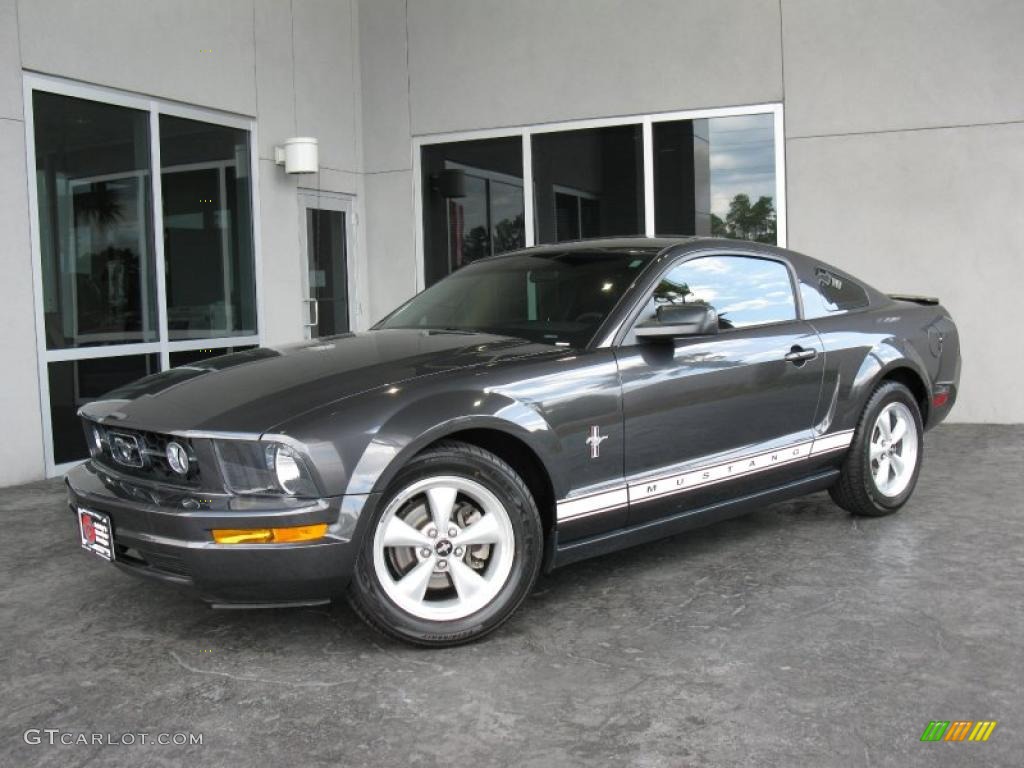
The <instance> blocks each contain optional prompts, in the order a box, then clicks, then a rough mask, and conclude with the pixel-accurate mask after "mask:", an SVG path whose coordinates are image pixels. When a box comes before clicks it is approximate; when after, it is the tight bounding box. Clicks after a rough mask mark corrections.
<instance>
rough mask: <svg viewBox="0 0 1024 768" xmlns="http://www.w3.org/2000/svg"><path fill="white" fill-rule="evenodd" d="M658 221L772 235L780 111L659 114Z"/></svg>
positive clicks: (682, 229)
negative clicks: (682, 116)
mask: <svg viewBox="0 0 1024 768" xmlns="http://www.w3.org/2000/svg"><path fill="white" fill-rule="evenodd" d="M652 135H653V139H654V146H653V151H654V200H655V211H654V228H655V232H656V233H657V234H659V235H715V236H717V237H728V238H734V239H740V240H757V241H759V242H762V243H773V244H774V243H775V233H776V226H775V219H776V211H775V118H774V116H773V115H770V114H764V115H740V116H737V117H715V118H710V119H706V120H671V121H667V122H656V123H654V125H653V131H652Z"/></svg>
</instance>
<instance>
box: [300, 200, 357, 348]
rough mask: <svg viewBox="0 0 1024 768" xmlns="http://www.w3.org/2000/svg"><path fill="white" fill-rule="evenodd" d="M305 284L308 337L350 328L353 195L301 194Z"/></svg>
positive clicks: (314, 337)
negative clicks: (349, 288)
mask: <svg viewBox="0 0 1024 768" xmlns="http://www.w3.org/2000/svg"><path fill="white" fill-rule="evenodd" d="M299 214H300V216H301V217H302V218H301V221H300V222H299V232H300V239H301V241H302V242H301V251H302V259H303V266H304V269H303V274H304V275H305V281H304V282H305V285H304V293H303V299H302V301H303V304H305V305H306V306H305V310H304V311H305V314H304V315H303V317H304V318H305V321H304V325H305V327H306V337H307V338H313V339H318V338H322V337H324V336H334V335H335V334H339V333H348V332H349V330H350V329H351V319H350V303H349V297H348V286H349V274H348V269H349V258H348V255H349V239H350V236H351V226H352V198H350V197H347V196H344V195H334V194H326V193H323V192H319V193H318V192H301V193H300V194H299Z"/></svg>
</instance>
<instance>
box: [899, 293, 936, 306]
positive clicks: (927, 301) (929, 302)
mask: <svg viewBox="0 0 1024 768" xmlns="http://www.w3.org/2000/svg"><path fill="white" fill-rule="evenodd" d="M889 298H890V299H892V300H893V301H910V302H913V303H914V304H923V305H924V306H926V307H934V306H937V305H938V303H939V300H938V299H937V298H935V297H934V296H912V295H910V294H907V293H890V294H889Z"/></svg>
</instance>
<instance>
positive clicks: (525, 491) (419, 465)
mask: <svg viewBox="0 0 1024 768" xmlns="http://www.w3.org/2000/svg"><path fill="white" fill-rule="evenodd" d="M438 475H455V476H461V477H465V478H468V479H471V480H474V481H476V482H478V483H480V484H481V485H483V486H484V487H485V488H487V489H488V490H489V491H490V492H491V493H493V494H494V495H495V496H497V498H498V499H499V500H500V501H501V502H502V504H503V505H504V506H505V510H506V512H507V513H508V517H509V520H510V522H511V524H512V530H513V532H514V534H515V546H514V558H513V561H512V567H511V571H510V572H509V575H508V578H507V580H506V582H505V584H504V586H503V587H502V588H501V590H500V591H499V592H498V593H497V595H496V596H495V597H494V598H493V599H492V600H491V601H490V602H489V603H487V604H486V605H485V606H484V607H482V608H480V609H479V610H477V611H476V612H475V613H472V614H470V615H468V616H466V617H464V618H461V619H455V620H445V621H432V620H427V619H423V618H420V617H417V616H414V615H412V614H411V613H408V612H407V611H405V610H403V609H402V608H400V607H399V606H398V604H397V603H395V602H394V601H393V600H392V599H391V598H390V597H389V596H388V595H387V594H386V593H385V591H384V589H383V588H382V586H381V583H380V580H379V578H378V576H377V573H376V570H375V568H374V553H373V547H374V536H375V532H376V530H377V527H378V524H379V523H380V521H381V518H382V517H383V515H384V514H385V512H386V510H387V507H388V504H389V503H390V502H391V500H392V499H394V498H395V496H397V495H398V494H399V493H400V492H401V491H402V490H403V489H405V488H408V487H409V486H410V485H411V484H413V483H415V482H417V481H419V480H422V479H424V478H428V477H432V476H438ZM543 541H544V533H543V528H542V526H541V521H540V514H539V513H538V511H537V504H536V502H535V501H534V499H533V496H532V494H531V493H530V490H529V488H527V486H526V484H525V483H524V482H523V480H522V478H520V477H519V475H518V474H516V472H515V470H513V469H512V467H510V466H509V465H508V464H507V463H505V462H504V461H502V460H501V459H500V458H498V457H497V456H495V455H494V454H493V453H490V452H489V451H485V450H483V449H481V448H478V447H476V446H474V445H469V444H468V443H462V442H457V441H443V442H440V443H438V444H437V445H435V446H432V447H431V448H429V449H427V450H426V451H424V452H423V453H421V454H419V455H418V456H416V457H415V458H413V459H412V460H411V461H410V462H409V463H408V464H407V465H406V466H405V467H403V468H402V469H401V471H399V473H398V474H397V475H396V476H395V478H394V480H393V481H392V483H391V484H390V485H389V487H388V489H387V491H386V492H385V493H384V495H383V497H382V499H381V503H380V504H379V505H378V507H377V509H376V511H375V513H374V516H373V518H372V519H371V520H370V524H369V525H368V527H367V528H366V532H365V535H364V536H363V542H362V546H361V547H360V551H359V555H358V557H357V559H356V564H355V570H354V573H353V578H352V582H351V584H350V586H349V589H348V600H349V603H350V604H351V605H352V608H353V609H354V610H355V612H356V613H357V614H358V615H359V616H360V618H362V619H363V620H364V621H365V622H366V623H367V624H369V625H370V626H371V627H373V628H374V629H376V630H378V631H379V632H382V633H383V634H385V635H388V636H390V637H393V638H396V639H399V640H403V641H405V642H408V643H413V644H415V645H422V646H431V647H445V646H454V645H462V644H464V643H468V642H472V641H474V640H479V639H480V638H482V637H484V636H485V635H487V634H489V633H490V632H493V631H494V630H495V629H497V628H498V627H500V626H501V625H502V624H503V623H505V622H506V621H507V620H508V619H509V617H511V616H512V614H513V613H514V612H515V610H516V608H518V607H519V605H520V603H522V602H523V600H524V599H526V596H527V595H528V594H529V593H530V590H531V589H532V588H533V585H534V583H535V582H536V580H537V576H538V574H539V573H540V566H541V560H542V555H543Z"/></svg>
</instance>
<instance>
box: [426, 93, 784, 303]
mask: <svg viewBox="0 0 1024 768" xmlns="http://www.w3.org/2000/svg"><path fill="white" fill-rule="evenodd" d="M761 114H770V115H772V116H773V118H774V119H773V129H774V140H775V157H774V159H775V216H776V235H775V240H776V245H777V246H778V247H780V248H785V247H787V244H788V235H787V226H786V142H785V123H784V120H783V105H782V103H781V102H768V103H762V104H748V105H742V106H737V107H717V108H707V109H690V110H683V111H674V112H652V113H647V114H639V115H636V114H634V115H624V116H619V117H602V118H592V119H580V120H567V121H561V122H551V123H534V124H529V125H522V126H516V127H508V128H483V129H478V130H469V131H452V132H439V133H423V134H415V135H413V137H412V142H411V152H412V187H413V218H414V236H415V252H416V272H415V276H416V291H417V292H419V291H422V290H423V289H424V288H425V287H426V259H425V248H424V230H423V168H422V149H423V147H428V146H431V145H433V144H446V143H450V142H455V141H475V140H480V139H508V138H514V137H516V136H519V137H520V138H521V140H522V146H523V150H522V160H523V179H522V181H523V213H524V217H523V218H524V229H525V241H526V244H525V247H527V248H529V247H531V246H533V245H537V244H538V243H537V240H536V212H535V210H534V196H533V192H534V182H533V144H532V141H531V139H532V137H533V136H534V135H536V134H541V133H556V132H561V131H573V130H586V129H588V128H610V127H616V126H621V125H637V124H639V125H640V127H641V137H642V142H643V147H642V150H643V196H644V236H646V237H655V225H654V211H655V206H654V204H655V200H654V124H655V123H662V122H672V121H678V120H703V119H708V118H716V117H741V116H745V115H761ZM737 243H740V244H741V243H742V241H739V240H737ZM797 298H798V299H799V296H798V297H797Z"/></svg>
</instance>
